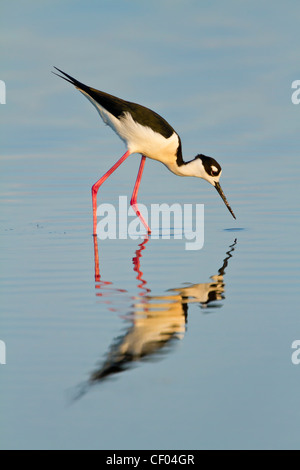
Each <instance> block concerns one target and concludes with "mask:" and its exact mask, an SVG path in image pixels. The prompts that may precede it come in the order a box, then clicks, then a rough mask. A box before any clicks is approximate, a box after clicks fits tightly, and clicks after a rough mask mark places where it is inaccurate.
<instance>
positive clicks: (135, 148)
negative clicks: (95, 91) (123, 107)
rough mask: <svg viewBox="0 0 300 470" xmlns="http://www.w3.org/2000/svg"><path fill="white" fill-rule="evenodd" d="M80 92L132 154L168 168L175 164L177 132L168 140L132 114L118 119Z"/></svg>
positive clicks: (177, 143) (177, 142) (177, 141)
mask: <svg viewBox="0 0 300 470" xmlns="http://www.w3.org/2000/svg"><path fill="white" fill-rule="evenodd" d="M80 91H81V92H82V93H83V94H84V95H85V96H86V97H87V98H88V100H89V101H90V102H91V103H92V104H93V105H94V106H95V108H96V109H97V111H98V112H99V114H100V116H101V118H102V119H103V121H104V122H105V124H107V125H108V126H110V127H111V128H112V129H113V130H114V131H115V132H116V134H118V136H119V137H120V138H121V139H122V140H123V141H124V142H125V144H126V146H127V147H128V150H129V151H130V152H131V153H141V154H142V155H145V156H146V157H148V158H152V159H153V160H158V161H160V162H162V163H164V164H165V165H167V166H169V165H170V164H174V163H175V161H176V152H177V148H178V145H179V138H178V135H177V134H176V132H174V133H173V134H172V135H171V136H170V137H169V138H168V139H166V138H165V137H164V136H163V135H161V134H159V133H158V132H155V131H153V130H152V129H151V127H145V126H143V125H141V124H139V123H138V122H135V121H134V120H133V118H132V116H131V114H130V113H125V114H124V115H122V116H120V118H116V117H115V116H114V115H113V114H111V113H110V112H108V111H107V110H106V109H104V108H103V107H102V106H101V105H100V104H99V103H97V101H95V100H94V99H93V98H91V97H90V96H89V95H88V94H87V93H85V92H84V91H82V90H80Z"/></svg>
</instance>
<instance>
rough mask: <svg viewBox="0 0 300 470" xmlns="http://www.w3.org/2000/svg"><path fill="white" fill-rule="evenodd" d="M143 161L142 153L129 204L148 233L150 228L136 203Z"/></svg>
mask: <svg viewBox="0 0 300 470" xmlns="http://www.w3.org/2000/svg"><path fill="white" fill-rule="evenodd" d="M145 163H146V157H145V156H144V155H143V156H142V159H141V163H140V168H139V172H138V175H137V179H136V182H135V185H134V189H133V193H132V197H131V201H130V205H131V206H132V207H133V210H134V211H135V213H136V215H137V216H138V217H139V219H140V220H141V222H142V224H143V225H144V227H145V229H146V230H147V232H148V233H151V230H150V228H149V227H148V225H147V223H146V221H145V219H144V217H143V216H142V214H141V213H140V211H139V208H138V205H137V195H138V192H139V187H140V184H141V179H142V174H143V171H144V166H145Z"/></svg>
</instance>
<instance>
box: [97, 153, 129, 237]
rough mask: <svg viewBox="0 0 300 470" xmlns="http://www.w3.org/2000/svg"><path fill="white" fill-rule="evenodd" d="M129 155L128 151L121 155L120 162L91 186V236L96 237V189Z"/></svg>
mask: <svg viewBox="0 0 300 470" xmlns="http://www.w3.org/2000/svg"><path fill="white" fill-rule="evenodd" d="M129 155H130V151H129V150H128V151H127V152H126V153H125V154H124V155H123V157H121V158H120V160H118V161H117V163H115V164H114V166H113V167H112V168H111V169H110V170H108V172H107V173H105V175H103V176H102V178H100V179H99V181H97V183H95V184H94V185H93V186H92V201H93V235H97V193H98V189H99V188H100V186H101V185H102V184H103V183H104V181H106V180H107V178H108V177H109V176H110V175H111V174H112V173H113V172H114V171H115V170H116V169H117V168H118V167H119V166H120V165H121V163H123V162H124V160H126V158H127V157H129Z"/></svg>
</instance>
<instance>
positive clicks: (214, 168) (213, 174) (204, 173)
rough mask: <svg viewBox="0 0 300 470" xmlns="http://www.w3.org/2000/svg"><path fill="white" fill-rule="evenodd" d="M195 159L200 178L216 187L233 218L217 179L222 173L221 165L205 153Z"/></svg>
mask: <svg viewBox="0 0 300 470" xmlns="http://www.w3.org/2000/svg"><path fill="white" fill-rule="evenodd" d="M195 160H198V161H200V168H198V171H199V176H200V178H203V179H205V180H206V181H208V182H209V183H210V184H212V185H213V186H214V187H215V188H216V190H217V191H218V193H219V194H220V196H221V198H222V199H223V201H224V203H225V204H226V206H227V208H228V210H229V212H230V213H231V214H232V216H233V217H234V218H235V215H234V213H233V211H232V209H231V207H230V205H229V203H228V201H227V199H226V197H225V194H224V192H223V190H222V188H221V186H220V183H219V180H220V177H221V174H222V168H221V165H219V163H218V162H217V161H216V160H215V159H214V158H212V157H207V156H206V155H202V154H201V155H197V156H196V158H195Z"/></svg>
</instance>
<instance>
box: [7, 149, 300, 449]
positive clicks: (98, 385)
mask: <svg viewBox="0 0 300 470" xmlns="http://www.w3.org/2000/svg"><path fill="white" fill-rule="evenodd" d="M89 158H90V164H89V163H87V161H89V160H88V159H89ZM70 161H71V162H72V163H71V166H70ZM258 162H259V165H260V169H261V171H260V173H259V174H257V172H256V164H257V163H258ZM295 162H296V160H295V159H293V158H290V159H289V160H287V162H286V163H287V165H286V169H287V172H286V174H285V175H284V176H283V177H282V175H281V172H280V167H279V166H275V167H274V168H275V169H273V170H272V173H271V174H270V168H269V162H268V160H267V159H266V160H264V158H260V159H257V160H255V159H253V160H251V159H248V160H247V159H246V160H245V161H244V162H241V161H239V160H238V159H236V161H235V162H233V161H232V159H231V165H228V167H227V168H226V171H224V174H223V180H222V182H223V187H224V191H225V193H226V195H227V197H228V199H229V202H230V203H231V205H232V207H233V209H234V211H235V212H236V214H237V221H236V222H235V221H234V220H233V219H232V218H231V216H230V214H229V213H228V212H227V210H226V208H225V206H224V205H223V203H222V202H221V200H220V199H219V196H218V195H217V193H216V192H215V191H214V190H213V189H212V188H210V187H209V186H208V185H207V184H206V183H205V182H201V181H199V180H196V179H187V178H186V179H184V178H182V179H180V178H177V177H175V176H173V175H171V174H170V173H168V172H167V171H166V170H165V169H164V168H163V167H162V166H160V165H159V164H157V163H153V162H147V165H146V170H145V174H144V179H143V182H142V187H141V192H140V198H139V199H140V201H141V202H143V203H145V204H146V205H149V206H150V204H151V203H152V202H167V203H169V204H171V203H173V202H185V203H196V202H197V203H204V204H205V244H204V247H203V249H202V250H199V251H187V250H185V240H177V239H174V238H171V239H170V240H162V239H160V240H154V239H151V238H150V239H149V240H143V239H140V240H131V239H128V240H105V241H98V247H97V246H94V239H93V237H92V235H91V227H92V225H91V224H92V220H91V201H90V186H91V184H92V183H93V182H94V180H95V179H96V178H97V176H98V175H99V172H100V175H101V173H104V171H105V170H106V168H107V167H108V166H109V157H107V159H106V161H103V160H102V161H100V160H99V159H98V158H96V157H95V156H93V155H90V156H89V155H87V158H84V159H83V158H81V155H80V153H79V152H78V154H75V155H68V154H58V153H57V154H54V155H51V156H50V155H49V156H48V155H43V154H38V155H34V156H32V155H28V154H24V155H20V156H19V157H6V158H3V159H2V161H1V166H2V170H1V199H2V204H1V220H2V222H1V232H0V235H1V247H2V249H1V252H2V255H1V256H2V262H1V298H2V311H3V314H2V320H1V339H2V340H3V341H5V343H6V347H7V364H6V365H5V366H4V365H2V366H1V385H0V387H1V403H0V407H1V416H2V418H1V419H2V423H3V426H2V431H1V444H0V446H1V448H6V449H7V448H19V449H28V448H46V449H51V448H52V449H53V448H58V449H64V448H71V449H73V448H84V449H89V448H99V449H116V448H121V449H130V448H137V449H140V448H154V449H155V448H161V449H163V448H172V449H179V448H182V449H193V448H197V449H199V448H295V447H299V435H300V433H299V423H300V413H299V404H298V395H299V394H298V390H299V374H300V366H295V365H293V364H292V361H291V355H292V349H291V344H292V342H293V341H294V340H296V339H300V315H299V309H298V293H299V248H298V240H299V205H298V190H297V182H296V176H295V173H294V171H293V168H294V167H295V164H296V163H295ZM298 166H299V165H298ZM137 168H138V159H137V158H135V157H132V160H131V161H129V162H128V163H126V164H124V167H123V169H122V168H121V169H119V171H118V173H116V174H115V175H114V176H113V177H112V178H111V181H109V182H107V183H106V184H105V186H103V188H102V191H100V193H99V194H100V198H101V200H102V201H104V202H115V201H117V198H118V196H119V195H128V196H130V191H131V188H132V184H133V181H134V178H135V175H136V172H137ZM245 169H246V171H245ZM242 170H243V171H242ZM245 174H246V176H245V177H241V175H245ZM265 175H268V178H266V177H265ZM153 180H155V194H153ZM95 249H96V251H95ZM95 253H98V254H99V260H97V257H96V263H95V258H94V254H95Z"/></svg>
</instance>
